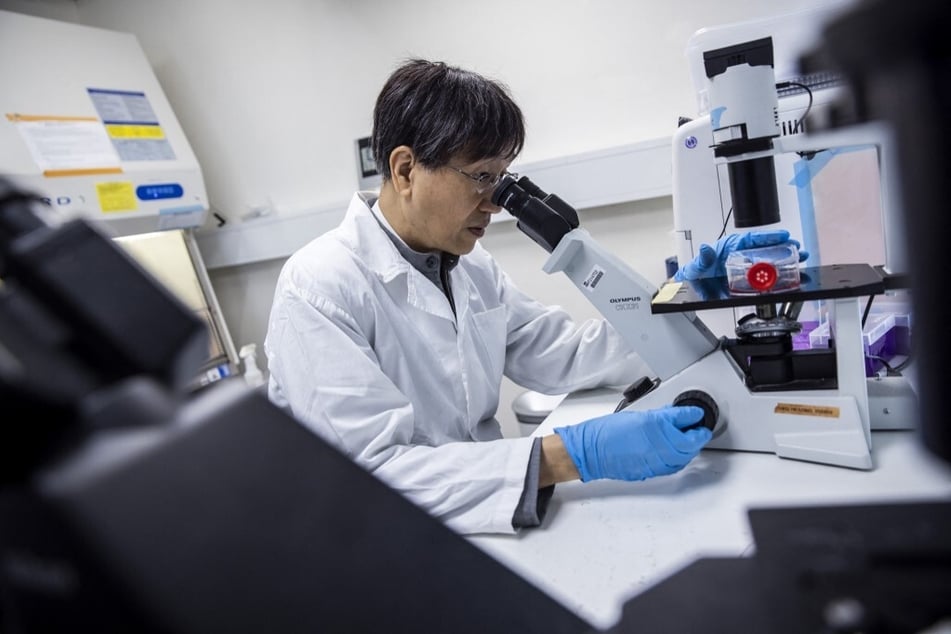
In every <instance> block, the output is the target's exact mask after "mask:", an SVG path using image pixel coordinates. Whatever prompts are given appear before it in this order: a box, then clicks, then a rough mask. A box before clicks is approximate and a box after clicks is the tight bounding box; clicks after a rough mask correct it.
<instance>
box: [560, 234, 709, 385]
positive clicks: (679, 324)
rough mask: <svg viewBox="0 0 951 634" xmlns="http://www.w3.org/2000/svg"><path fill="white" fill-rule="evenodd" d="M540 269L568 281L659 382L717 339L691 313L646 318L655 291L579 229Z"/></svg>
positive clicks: (698, 355) (682, 366)
mask: <svg viewBox="0 0 951 634" xmlns="http://www.w3.org/2000/svg"><path fill="white" fill-rule="evenodd" d="M543 270H544V271H545V272H546V273H554V272H556V271H561V272H563V273H564V274H565V275H566V276H568V278H569V279H570V280H571V281H572V282H574V284H575V286H577V287H578V289H579V290H580V291H581V292H582V294H583V295H584V296H585V297H587V298H588V301H590V302H591V303H592V304H593V305H594V307H595V308H597V309H598V312H600V313H601V314H602V315H603V316H604V317H605V318H606V319H607V320H608V321H609V322H610V323H611V325H612V326H613V327H614V328H615V330H617V331H618V332H619V333H620V334H621V336H623V337H624V338H625V339H626V340H627V341H628V343H630V345H631V347H632V348H633V349H634V350H636V351H637V352H638V354H639V355H640V356H641V358H642V359H643V360H644V362H645V363H647V365H648V366H649V367H650V368H651V369H652V370H653V371H654V372H655V373H656V374H657V376H658V377H659V378H660V379H661V380H666V379H668V378H670V377H672V376H673V375H675V374H677V373H678V372H680V371H681V370H683V369H684V368H686V367H688V366H689V365H691V364H693V363H694V362H696V361H697V360H698V359H700V358H702V357H704V356H706V355H708V354H709V353H711V352H713V351H714V350H715V349H716V348H717V345H718V341H717V338H716V337H715V336H714V335H713V333H711V332H710V330H709V329H708V328H707V327H706V325H705V324H704V323H703V322H702V321H701V320H700V319H699V318H697V317H696V315H695V313H693V312H683V313H666V314H661V315H654V314H652V313H651V299H652V298H653V297H654V295H655V294H656V293H657V287H655V286H654V285H653V284H651V283H650V282H649V281H647V280H646V279H645V278H644V277H643V276H641V275H640V274H639V273H637V272H636V271H635V270H633V269H632V268H631V267H630V266H628V265H627V264H625V263H624V262H623V261H621V260H620V259H619V258H617V257H616V256H615V255H613V254H611V253H609V252H608V251H607V250H606V249H605V248H604V247H602V246H601V245H600V244H599V243H598V242H597V241H595V240H594V239H593V238H592V237H591V235H590V234H589V233H588V232H587V231H585V230H584V229H580V228H579V229H574V230H572V231H570V232H569V233H567V234H566V235H565V236H564V237H563V238H562V239H561V241H560V242H559V243H558V245H557V246H556V247H555V250H554V251H553V252H552V254H551V256H550V257H549V258H548V260H547V261H546V262H545V264H544V267H543Z"/></svg>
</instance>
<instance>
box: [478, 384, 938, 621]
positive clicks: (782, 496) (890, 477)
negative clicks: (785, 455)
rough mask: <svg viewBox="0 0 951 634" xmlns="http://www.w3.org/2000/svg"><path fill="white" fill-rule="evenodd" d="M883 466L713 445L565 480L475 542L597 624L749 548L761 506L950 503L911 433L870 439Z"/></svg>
mask: <svg viewBox="0 0 951 634" xmlns="http://www.w3.org/2000/svg"><path fill="white" fill-rule="evenodd" d="M619 398H620V397H619V395H618V394H617V393H616V392H613V391H609V390H593V391H590V392H584V393H579V394H572V395H569V396H568V397H566V398H565V400H564V401H563V402H562V404H561V405H560V406H558V407H557V408H556V409H555V410H554V411H553V412H552V414H551V415H550V416H549V417H548V418H547V419H546V420H545V422H543V423H542V424H541V425H540V426H539V429H538V430H537V431H536V432H535V434H536V435H544V434H548V433H551V430H552V429H553V428H554V427H558V426H561V425H570V424H573V423H577V422H581V421H584V420H587V419H589V418H592V417H595V416H600V415H602V414H606V413H609V412H611V411H613V410H614V407H615V405H616V404H617V402H618V400H619ZM872 454H873V460H874V463H875V465H874V468H873V469H872V470H870V471H859V470H854V469H847V468H843V467H834V466H828V465H819V464H812V463H806V462H800V461H795V460H786V459H782V458H778V457H776V456H775V455H773V454H765V453H749V452H734V451H717V450H704V451H703V452H702V453H701V454H700V456H698V457H697V458H696V459H695V460H693V461H692V462H691V463H690V464H689V465H688V466H687V467H686V468H685V469H684V470H683V471H681V472H679V473H677V474H674V475H672V476H666V477H661V478H654V479H651V480H647V481H644V482H630V483H629V482H615V481H597V482H589V483H581V482H570V483H565V484H559V485H558V486H557V487H556V489H555V494H554V497H553V498H552V501H551V505H550V507H549V510H548V516H547V517H546V518H545V521H544V523H543V525H542V526H541V527H539V528H534V529H526V530H523V531H521V532H520V534H518V535H515V536H510V535H476V536H472V537H470V541H471V542H472V543H474V544H475V545H477V546H478V547H480V548H481V549H483V550H484V551H485V552H487V553H488V554H490V555H491V556H493V557H495V558H496V559H498V560H499V561H501V562H502V563H503V564H505V565H507V566H508V567H509V568H511V569H512V570H514V571H515V572H516V573H518V574H520V575H521V576H523V577H525V578H526V579H527V580H529V581H530V582H532V583H534V584H535V585H536V586H538V587H539V588H541V589H542V590H544V591H545V592H546V593H548V594H549V595H551V596H552V597H553V598H555V599H556V600H558V601H559V602H561V603H562V604H564V605H565V606H566V607H568V608H569V609H571V610H573V611H574V612H576V613H577V614H578V615H579V616H581V617H582V618H584V619H585V620H587V621H588V622H590V623H591V624H592V625H594V626H596V627H599V628H607V627H610V626H611V625H613V624H614V623H615V622H616V621H617V620H618V618H620V615H621V607H622V605H623V604H624V602H625V601H626V600H627V599H629V598H630V597H632V596H634V595H636V594H638V593H640V592H641V591H643V590H645V589H647V588H648V587H650V586H652V585H654V584H655V583H656V582H658V581H660V580H662V579H663V578H665V577H667V576H669V575H670V574H672V573H674V572H676V571H677V570H679V569H681V568H683V567H684V566H686V565H688V564H689V563H691V562H692V561H694V560H695V559H697V558H698V557H701V556H710V555H712V556H723V555H727V556H735V555H744V554H751V553H752V550H753V542H752V536H751V533H750V529H749V525H748V523H747V515H746V511H747V509H749V508H752V507H777V506H802V505H830V504H849V503H878V502H895V501H922V500H944V501H951V468H949V467H948V466H947V465H945V464H944V463H941V462H940V461H938V460H937V459H936V458H934V457H933V456H932V455H931V454H929V453H928V452H927V451H925V450H924V449H923V448H922V447H921V446H920V444H919V441H918V436H917V435H916V434H915V433H914V432H911V431H890V432H885V431H876V432H873V434H872Z"/></svg>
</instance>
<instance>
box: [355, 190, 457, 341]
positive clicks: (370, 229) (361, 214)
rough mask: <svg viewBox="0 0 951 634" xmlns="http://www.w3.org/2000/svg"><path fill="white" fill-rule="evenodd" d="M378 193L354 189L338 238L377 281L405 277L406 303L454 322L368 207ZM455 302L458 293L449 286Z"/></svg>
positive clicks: (444, 304)
mask: <svg viewBox="0 0 951 634" xmlns="http://www.w3.org/2000/svg"><path fill="white" fill-rule="evenodd" d="M378 197H379V196H378V195H377V193H376V192H357V193H356V194H354V196H353V199H352V200H351V201H350V206H349V207H348V208H347V214H346V216H345V217H344V221H343V223H342V224H341V230H342V238H343V240H344V241H346V242H347V243H348V244H349V246H350V248H351V249H353V251H354V252H355V253H359V254H360V257H361V259H362V261H363V263H364V264H365V265H366V266H367V268H369V269H370V271H371V272H373V273H374V274H375V275H377V276H378V277H379V279H380V281H381V282H383V283H384V284H387V285H390V284H391V283H392V282H394V281H395V280H397V279H398V278H400V277H401V276H405V279H406V302H407V303H408V304H410V305H411V306H414V307H416V308H418V309H420V310H423V311H425V312H427V313H430V314H432V315H435V316H437V317H442V318H444V319H448V320H449V321H452V322H455V321H456V316H455V315H453V313H452V308H451V307H450V306H449V302H448V300H447V299H446V296H445V295H444V294H443V292H442V290H440V289H439V288H437V287H436V285H435V284H433V283H432V281H430V280H429V279H428V278H426V276H424V275H423V274H422V273H420V272H419V271H417V270H416V269H415V268H414V267H413V265H412V264H410V263H409V262H407V261H406V259H405V258H404V257H403V256H402V255H401V254H400V252H399V250H398V249H397V248H396V245H394V244H393V241H392V240H390V237H389V236H388V235H386V230H385V229H384V228H383V227H381V226H380V223H379V221H378V220H377V219H376V217H375V216H374V215H373V211H372V209H371V208H372V207H373V204H374V203H375V202H376V201H377V198H378ZM453 293H454V297H456V305H457V306H458V305H459V296H458V295H457V294H456V293H457V291H456V289H455V288H453Z"/></svg>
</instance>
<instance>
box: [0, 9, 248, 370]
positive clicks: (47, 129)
mask: <svg viewBox="0 0 951 634" xmlns="http://www.w3.org/2000/svg"><path fill="white" fill-rule="evenodd" d="M0 86H2V90H0V148H2V151H0V178H6V179H8V180H10V181H11V182H12V183H13V184H14V185H15V186H16V187H18V188H19V189H23V190H26V191H29V192H33V193H36V194H37V195H39V196H40V197H42V198H43V199H44V201H45V202H46V203H47V204H48V205H49V208H50V210H51V215H52V216H54V217H57V218H61V219H64V220H65V219H70V218H74V217H77V216H82V217H86V218H89V219H91V220H93V221H95V223H96V224H97V225H98V226H100V227H102V228H103V229H104V230H105V231H106V232H107V233H109V234H110V235H112V236H114V237H115V239H116V240H117V242H119V243H120V244H122V245H123V246H124V247H125V248H126V249H127V251H129V252H130V253H132V254H133V256H134V257H135V258H136V259H137V260H138V261H139V262H140V263H141V264H143V266H145V268H146V269H147V270H149V271H150V272H151V273H152V274H153V275H154V276H155V277H157V278H158V279H159V280H160V281H162V282H164V283H165V284H166V285H167V286H169V287H170V288H171V290H172V291H173V292H175V293H176V294H177V295H178V296H179V297H180V298H181V299H182V300H183V301H185V303H186V304H187V305H188V306H189V307H191V308H192V309H193V310H195V311H196V312H197V313H199V314H200V315H201V316H202V317H203V318H204V319H205V321H206V322H207V324H208V326H209V329H210V331H211V332H210V334H211V349H210V350H209V357H208V361H207V363H206V365H205V367H204V368H203V369H202V373H201V375H200V376H199V377H196V381H197V382H198V383H206V382H209V381H214V380H217V379H219V378H222V377H225V376H228V375H230V374H233V373H234V372H235V371H236V370H237V364H238V359H237V355H236V353H235V348H234V344H233V342H232V340H231V337H230V335H229V333H228V330H227V327H226V324H225V322H224V319H223V318H222V316H221V311H220V308H219V306H218V302H217V300H216V298H215V295H214V292H213V290H212V287H211V284H210V281H209V279H208V275H207V271H206V269H205V266H204V264H203V263H202V260H201V255H200V253H199V252H198V248H197V245H196V242H195V239H194V236H193V234H192V231H193V229H194V228H197V227H199V226H201V225H202V224H203V223H204V222H205V219H206V217H207V215H208V213H209V205H208V197H207V194H206V192H205V185H204V181H203V179H202V172H201V167H200V166H199V164H198V160H197V159H196V158H195V154H194V152H192V148H191V146H190V145H189V143H188V139H187V138H186V137H185V133H184V132H183V131H182V128H181V126H180V125H179V122H178V119H177V118H176V117H175V113H174V112H173V111H172V107H171V105H170V104H169V102H168V99H166V97H165V93H164V92H163V90H162V87H161V86H160V85H159V82H158V80H157V78H156V76H155V73H154V72H153V70H152V67H151V66H150V64H149V61H148V59H147V58H146V56H145V53H144V52H143V50H142V48H141V46H140V45H139V43H138V40H137V39H136V37H135V36H134V35H132V34H131V33H122V32H117V31H110V30H106V29H100V28H94V27H88V26H83V25H79V24H73V23H69V22H60V21H57V20H50V19H45V18H37V17H32V16H27V15H22V14H18V13H13V12H9V11H0Z"/></svg>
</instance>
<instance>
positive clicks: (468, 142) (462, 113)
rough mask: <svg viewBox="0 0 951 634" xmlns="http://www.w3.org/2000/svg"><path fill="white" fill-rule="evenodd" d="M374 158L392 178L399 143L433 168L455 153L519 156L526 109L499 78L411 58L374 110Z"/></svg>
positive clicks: (469, 157) (477, 157) (473, 158)
mask: <svg viewBox="0 0 951 634" xmlns="http://www.w3.org/2000/svg"><path fill="white" fill-rule="evenodd" d="M372 138H373V140H372V144H373V157H374V159H375V160H376V164H377V169H379V171H380V173H381V174H382V175H383V180H389V178H390V176H391V174H390V153H391V152H392V151H393V150H394V149H395V148H397V147H399V146H400V145H406V146H409V147H410V148H412V149H413V153H414V154H415V156H416V159H417V160H418V161H419V162H420V163H421V164H422V165H423V166H425V167H427V168H430V169H435V168H437V167H442V166H444V165H447V164H448V163H449V161H450V159H452V157H454V156H461V157H463V158H464V159H466V162H475V161H480V160H483V159H489V158H498V157H501V158H508V159H513V158H515V157H516V156H517V155H518V153H519V152H521V151H522V146H523V145H524V143H525V123H524V121H523V119H522V111H521V110H520V109H519V107H518V105H517V104H516V103H515V101H514V100H513V99H512V97H511V95H510V94H509V92H508V89H507V88H506V87H505V86H504V85H503V84H502V83H500V82H498V81H496V80H493V79H488V78H486V77H483V76H482V75H479V74H477V73H474V72H472V71H468V70H463V69H461V68H456V67H454V66H449V65H447V64H445V63H443V62H430V61H427V60H424V59H411V60H409V61H407V62H405V63H404V64H402V65H401V66H400V67H399V68H397V69H396V70H395V71H394V72H393V74H392V75H390V77H389V79H387V81H386V84H384V86H383V90H381V91H380V95H379V96H378V97H377V100H376V106H375V107H374V109H373V135H372Z"/></svg>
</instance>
